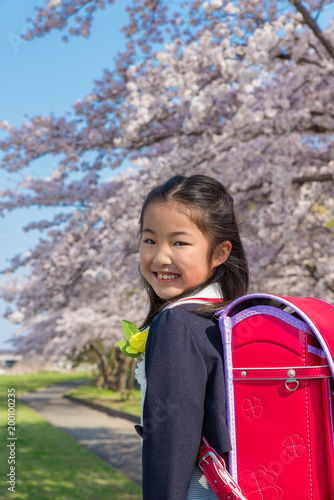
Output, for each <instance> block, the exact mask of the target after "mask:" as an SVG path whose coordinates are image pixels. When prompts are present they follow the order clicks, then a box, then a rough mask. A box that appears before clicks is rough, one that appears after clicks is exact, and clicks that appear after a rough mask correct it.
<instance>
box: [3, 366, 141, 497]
mask: <svg viewBox="0 0 334 500" xmlns="http://www.w3.org/2000/svg"><path fill="white" fill-rule="evenodd" d="M82 378H83V375H82V374H59V373H49V372H44V373H39V374H34V375H22V376H1V377H0V440H1V449H2V450H7V451H5V452H4V453H1V454H0V476H1V479H0V497H1V498H6V499H7V498H8V499H12V500H14V499H15V500H16V499H18V500H21V499H27V500H30V499H31V500H50V499H55V500H76V499H80V500H140V499H141V490H140V488H138V487H137V486H135V485H134V484H133V483H132V482H131V481H128V480H127V479H125V478H124V477H123V476H121V475H120V474H119V473H118V472H116V471H115V470H114V469H112V468H111V467H110V466H108V465H107V464H106V463H105V462H104V461H103V460H101V459H99V458H98V457H96V456H95V455H93V454H92V453H90V452H89V451H88V450H86V449H85V448H84V447H82V446H81V445H80V444H78V443H77V442H76V441H74V440H73V439H72V438H71V437H70V436H68V435H67V434H66V433H64V432H63V431H61V430H59V429H58V428H56V427H54V426H53V425H51V424H49V423H48V422H47V421H46V420H44V419H43V418H42V417H40V416H39V415H38V413H36V412H35V411H33V410H31V409H30V408H28V407H26V406H25V405H23V404H22V403H20V402H19V401H16V408H15V410H16V413H15V415H16V429H15V436H16V437H17V440H16V443H15V444H16V449H15V453H16V456H15V462H16V463H15V468H16V469H15V473H16V488H15V490H16V491H15V493H13V492H10V491H8V489H7V488H8V486H9V485H8V484H6V477H7V474H8V473H9V467H10V466H9V464H8V458H9V448H7V443H8V442H10V441H9V440H7V437H9V436H8V427H7V389H8V388H15V390H16V395H19V394H22V393H24V392H28V391H30V390H38V389H39V388H41V387H45V386H47V385H51V384H53V383H60V382H66V381H73V380H77V379H82Z"/></svg>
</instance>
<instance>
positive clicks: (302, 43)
mask: <svg viewBox="0 0 334 500" xmlns="http://www.w3.org/2000/svg"><path fill="white" fill-rule="evenodd" d="M105 3H113V1H111V0H109V1H108V2H104V1H103V0H67V1H66V2H65V1H61V0H51V1H49V2H48V3H47V4H46V6H45V7H44V8H39V9H38V11H37V13H36V17H35V19H33V20H31V23H32V24H31V30H30V31H29V32H28V33H27V34H26V37H27V39H31V38H34V37H42V36H44V35H45V34H47V33H48V32H49V31H51V30H53V29H60V30H65V32H66V36H65V37H64V39H65V40H68V39H69V38H70V37H71V36H76V35H78V36H80V35H83V36H89V32H90V27H91V24H92V21H93V15H94V12H95V11H96V10H97V9H100V8H104V7H105ZM331 3H333V2H330V1H329V0H307V1H305V2H303V3H301V2H300V1H297V0H291V1H290V2H289V1H285V0H282V1H280V2H277V1H276V0H275V1H274V0H249V1H247V2H245V1H243V0H233V1H228V0H210V1H205V2H203V1H201V0H184V1H182V2H180V3H171V2H168V1H167V0H134V1H133V5H132V6H131V7H129V8H128V11H129V24H128V26H126V27H125V28H124V32H125V35H126V36H127V38H128V44H127V49H126V51H124V53H121V54H118V55H117V58H116V60H115V68H116V69H115V70H113V71H110V70H105V71H104V74H103V76H102V78H101V79H100V80H98V81H96V82H95V87H94V88H93V89H92V92H91V94H90V95H88V96H86V97H85V98H84V99H82V100H81V101H80V102H76V103H75V104H74V107H73V113H72V116H71V117H70V118H68V117H62V116H59V117H56V116H53V115H52V116H35V117H31V118H30V119H29V120H26V121H24V122H23V123H22V125H21V126H20V127H15V126H13V125H11V124H9V123H5V122H0V128H1V129H2V130H3V131H5V137H4V138H3V140H1V141H0V149H1V150H2V151H3V152H4V154H3V157H2V160H1V167H2V168H5V169H7V171H9V172H13V171H18V170H24V169H26V168H28V167H29V166H30V165H31V164H32V163H33V162H34V160H36V159H38V158H41V157H42V156H47V157H49V158H50V162H51V160H53V162H54V159H55V158H56V159H57V161H58V164H57V168H55V169H54V170H53V172H52V177H45V178H34V177H33V176H25V177H24V180H23V181H22V182H20V183H19V184H18V186H17V188H16V189H13V190H11V189H3V190H1V191H0V196H1V201H0V214H1V215H5V214H6V213H8V212H10V211H12V210H15V209H18V208H24V207H29V206H32V205H38V206H55V207H59V213H58V214H57V215H56V216H55V217H54V218H53V219H52V220H40V221H32V222H31V224H29V225H28V226H27V228H26V229H27V230H32V229H37V230H40V231H41V232H42V234H43V236H42V237H41V239H40V241H39V243H38V244H37V246H36V247H35V248H34V249H32V250H31V251H30V252H29V253H28V254H25V255H17V256H15V257H14V258H13V259H12V261H11V265H10V266H9V267H8V268H7V269H6V270H5V272H6V273H7V274H8V279H7V280H6V281H5V282H4V284H3V285H2V287H1V296H2V297H3V298H4V299H5V300H6V301H7V302H8V303H9V304H10V306H9V308H8V310H7V313H6V315H7V317H8V318H9V319H10V320H11V321H13V322H15V323H18V324H20V325H21V326H20V330H19V333H20V336H19V337H18V338H17V339H16V341H15V342H16V345H17V346H18V348H19V349H20V350H21V352H25V351H31V350H36V351H38V352H43V353H45V354H46V355H47V356H49V357H50V356H51V357H59V356H60V355H64V354H67V355H71V356H72V357H76V356H78V355H79V353H80V352H82V351H83V350H84V349H89V348H91V349H92V348H93V347H92V346H94V343H96V342H102V343H103V345H104V349H105V351H106V352H107V350H108V349H110V348H112V347H113V346H114V345H115V343H116V341H117V340H120V339H122V331H121V320H122V319H123V318H126V319H129V320H131V321H134V322H137V323H138V322H140V320H141V319H142V318H143V316H144V313H143V311H144V308H145V297H144V294H143V290H142V286H141V284H140V281H139V277H138V260H139V259H138V246H139V243H138V239H137V231H138V215H139V211H140V207H141V204H142V201H143V199H144V197H145V195H146V193H147V191H148V190H149V189H150V188H151V187H152V186H154V185H156V184H157V183H159V182H163V181H164V180H166V179H167V178H168V177H170V176H171V175H175V174H185V175H190V174H193V173H206V174H209V175H213V176H215V177H217V178H218V179H219V180H221V181H222V182H223V183H224V184H225V185H226V187H227V189H228V190H229V191H230V192H231V194H232V195H233V196H234V199H235V205H236V207H237V210H238V213H239V219H240V220H241V221H242V227H243V238H244V241H245V245H246V248H247V253H248V257H249V260H250V263H251V265H252V266H251V270H252V282H251V289H252V290H258V289H261V290H263V291H270V292H275V293H282V294H286V295H288V294H289V295H309V296H316V297H319V298H322V299H323V300H327V301H333V292H334V245H333V244H332V239H333V232H334V229H333V228H334V182H333V179H334V177H333V174H334V140H333V138H334V136H333V131H334V101H333V88H334V21H333V20H332V19H329V18H328V19H327V20H326V19H325V24H326V26H325V27H323V26H324V21H323V22H322V24H320V23H319V19H320V18H321V17H319V16H321V15H322V16H323V13H324V12H326V9H327V8H328V6H329V4H331ZM110 8H112V7H110ZM322 19H324V17H322ZM88 155H90V156H89V157H90V161H88V160H87V157H88ZM92 158H93V159H92ZM124 162H131V163H132V164H133V165H134V166H135V168H133V170H128V171H126V172H123V173H120V174H119V175H117V176H116V177H114V178H112V179H109V180H105V181H101V179H100V177H99V173H100V172H105V171H108V170H110V169H113V168H115V167H117V166H119V165H121V164H124ZM73 173H75V177H76V178H75V180H73ZM78 177H79V180H78ZM63 207H66V211H64V210H62V208H63ZM70 208H71V210H70ZM21 267H24V268H28V270H29V273H28V275H27V277H26V278H25V279H24V280H22V281H20V280H19V279H18V278H17V277H16V276H15V274H14V273H15V271H16V270H18V269H19V268H21ZM95 345H96V344H95Z"/></svg>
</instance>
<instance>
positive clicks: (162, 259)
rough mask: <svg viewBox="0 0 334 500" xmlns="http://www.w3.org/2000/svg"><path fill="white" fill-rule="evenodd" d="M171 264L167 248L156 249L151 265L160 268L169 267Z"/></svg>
mask: <svg viewBox="0 0 334 500" xmlns="http://www.w3.org/2000/svg"><path fill="white" fill-rule="evenodd" d="M171 263H172V260H171V257H170V255H169V252H168V250H167V248H164V247H157V249H156V251H155V254H154V258H153V264H155V265H156V266H159V267H162V266H169V265H170V264H171Z"/></svg>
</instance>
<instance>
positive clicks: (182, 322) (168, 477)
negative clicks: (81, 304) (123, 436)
mask: <svg viewBox="0 0 334 500" xmlns="http://www.w3.org/2000/svg"><path fill="white" fill-rule="evenodd" d="M140 234H141V244H140V268H141V273H142V277H143V279H144V283H145V288H146V290H147V292H148V296H149V300H150V308H149V311H148V314H147V317H146V319H145V321H144V323H143V325H142V327H143V328H145V327H148V326H149V327H150V329H149V335H148V339H147V344H146V351H145V372H146V394H145V402H144V408H143V431H142V436H143V500H196V499H203V500H210V499H216V498H217V497H216V495H215V494H214V492H213V491H212V490H211V489H210V487H209V485H208V483H207V481H206V479H205V477H204V476H203V475H202V474H201V472H200V470H199V469H198V467H197V466H196V459H197V454H198V451H199V447H200V442H201V438H202V435H204V436H205V437H206V438H207V440H208V442H209V443H210V444H211V446H212V447H213V448H215V450H216V451H217V452H218V453H219V454H221V455H222V456H223V457H224V456H225V458H226V453H227V452H228V451H229V450H230V449H231V446H230V440H229V436H228V431H227V426H226V398H225V384H224V360H223V352H222V343H221V338H220V332H219V326H218V321H217V320H216V319H215V315H214V313H215V312H216V311H218V310H219V309H222V308H223V307H224V306H226V305H227V304H228V303H229V302H230V301H232V300H234V299H235V298H237V297H238V296H240V295H243V294H245V293H246V291H247V286H248V265H247V260H246V257H245V252H244V249H243V246H242V243H241V240H240V236H239V231H238V226H237V223H236V219H235V215H234V207H233V199H232V198H231V196H230V195H229V194H228V193H227V192H226V190H225V188H224V186H223V185H222V184H221V183H219V182H218V181H217V180H215V179H213V178H211V177H208V176H205V175H193V176H190V177H183V176H176V177H173V178H172V179H170V180H169V181H167V182H166V183H165V184H163V185H161V186H158V187H156V188H154V189H153V190H152V191H151V192H150V193H149V194H148V196H147V198H146V200H145V202H144V205H143V208H142V211H141V216H140ZM223 300H224V302H222V301H223Z"/></svg>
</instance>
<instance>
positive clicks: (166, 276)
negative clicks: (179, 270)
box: [157, 273, 179, 280]
mask: <svg viewBox="0 0 334 500" xmlns="http://www.w3.org/2000/svg"><path fill="white" fill-rule="evenodd" d="M157 276H158V278H159V279H161V280H173V279H175V278H178V277H179V275H178V274H159V273H157Z"/></svg>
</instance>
